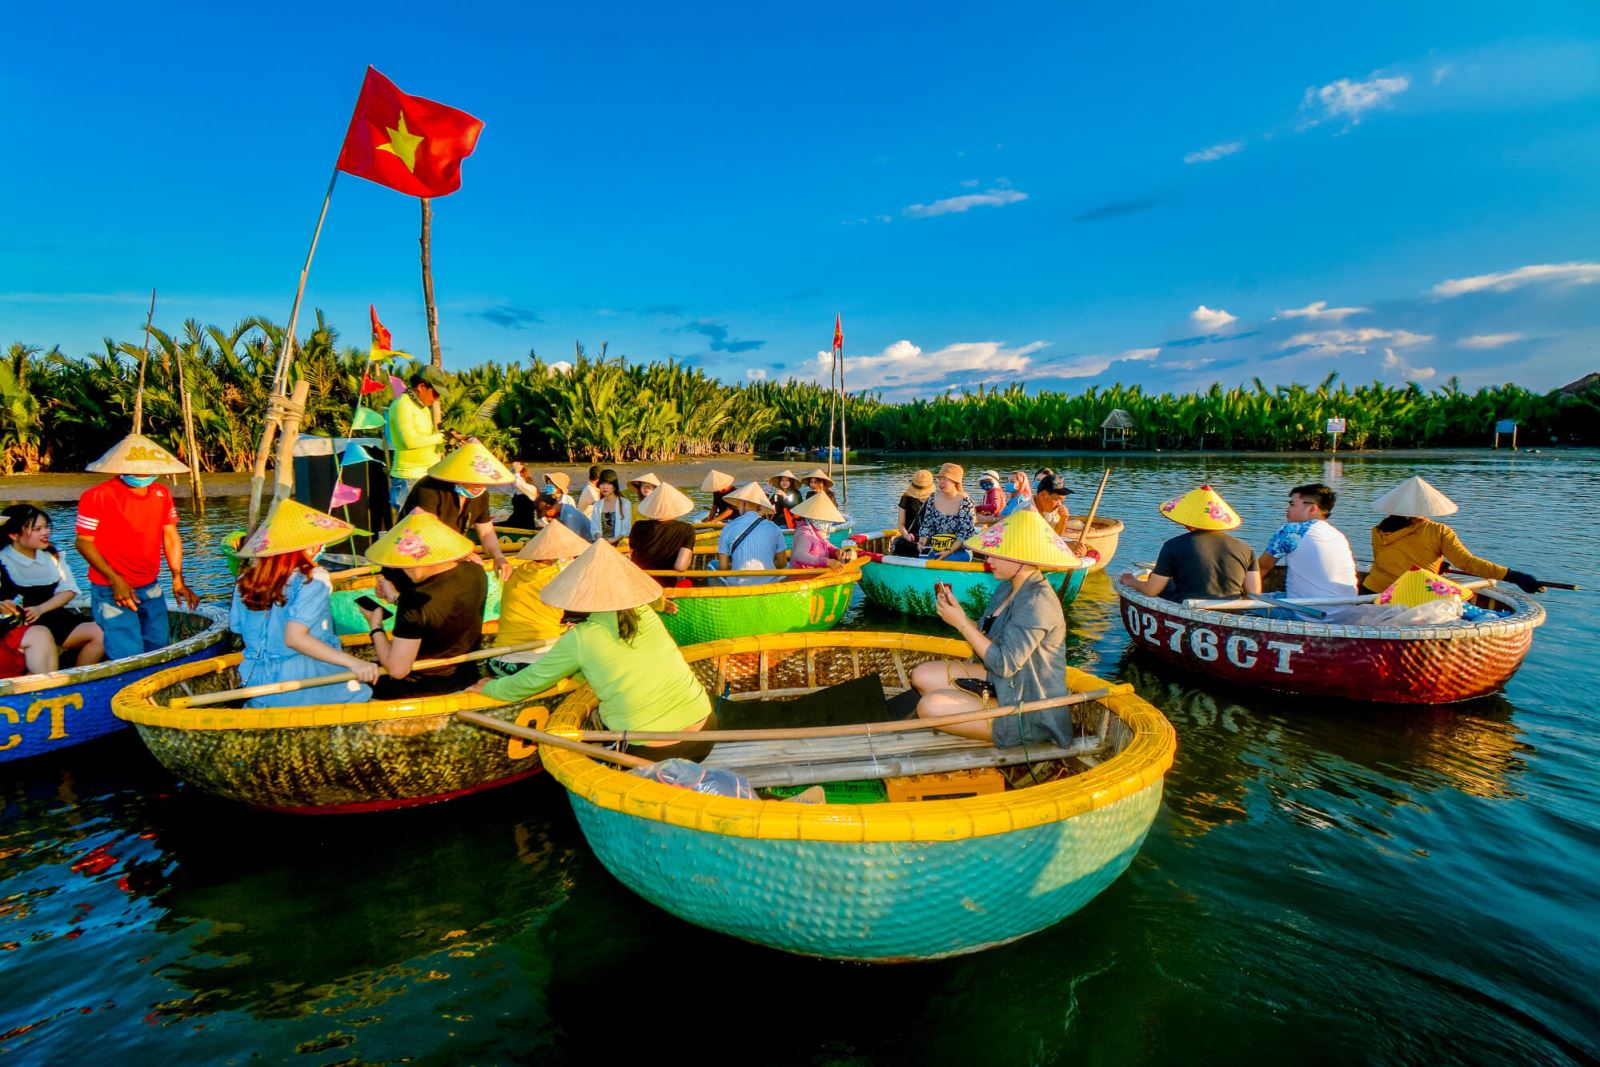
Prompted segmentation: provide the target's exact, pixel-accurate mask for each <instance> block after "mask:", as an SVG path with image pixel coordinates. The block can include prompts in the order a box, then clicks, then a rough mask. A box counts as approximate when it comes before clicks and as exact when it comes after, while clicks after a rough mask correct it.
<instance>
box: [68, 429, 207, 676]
mask: <svg viewBox="0 0 1600 1067" xmlns="http://www.w3.org/2000/svg"><path fill="white" fill-rule="evenodd" d="M87 469H88V470H91V471H95V472H97V473H101V474H114V475H116V477H115V478H112V479H110V480H109V481H105V482H101V483H100V484H99V485H97V486H95V487H94V488H92V489H90V490H89V491H88V492H86V493H84V494H83V496H82V497H80V498H79V500H78V522H77V534H78V540H77V549H78V555H80V556H82V557H83V558H84V559H85V560H87V561H88V563H89V604H90V609H91V610H92V611H93V613H94V621H95V622H96V623H98V624H99V625H100V631H101V633H102V634H103V635H104V639H105V646H106V657H107V658H108V659H123V658H124V657H127V656H138V655H143V654H144V653H146V652H154V651H156V650H157V649H159V648H165V647H166V645H167V644H168V642H169V641H170V640H171V638H170V637H169V636H168V633H167V601H166V598H165V597H163V596H162V595H161V584H160V582H159V581H157V579H159V578H160V577H161V557H162V556H163V555H164V556H166V558H167V569H168V570H169V571H171V573H172V595H173V596H174V597H177V598H179V599H180V600H182V601H183V603H184V604H185V605H186V606H187V607H188V608H189V609H190V610H191V611H192V610H194V609H195V608H196V607H199V605H200V597H199V596H198V595H196V594H195V592H194V591H193V590H191V589H190V588H189V587H188V586H187V585H186V584H184V581H183V541H182V540H181V539H180V538H179V537H178V509H177V508H176V507H175V506H174V505H173V503H172V494H171V493H170V492H168V490H167V487H166V486H164V485H161V484H159V483H157V482H156V478H157V477H159V476H160V475H163V474H184V473H187V472H188V470H189V468H188V467H186V466H184V465H183V464H182V463H179V462H178V461H177V460H176V459H174V458H173V457H172V455H171V453H169V452H168V451H167V450H166V449H164V448H162V447H161V446H160V445H158V444H156V443H155V442H154V441H152V440H150V439H149V438H148V437H144V436H141V435H140V434H136V433H135V434H129V435H128V436H127V437H124V438H123V439H122V440H121V441H118V442H117V443H116V445H115V446H113V447H112V449H111V451H109V452H107V453H106V454H105V455H103V456H101V457H100V458H99V459H97V460H95V461H94V462H93V463H91V464H89V466H88V468H87Z"/></svg>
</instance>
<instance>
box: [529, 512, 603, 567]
mask: <svg viewBox="0 0 1600 1067" xmlns="http://www.w3.org/2000/svg"><path fill="white" fill-rule="evenodd" d="M587 551H589V542H588V541H587V540H585V539H584V538H582V537H579V536H578V535H577V534H575V533H573V532H572V531H571V530H569V529H567V527H566V526H565V524H563V523H559V522H552V523H550V524H549V525H548V526H546V527H545V528H544V529H542V530H540V531H539V532H538V533H536V534H534V535H533V536H532V537H531V538H529V539H528V543H527V544H525V545H523V546H522V551H521V552H518V553H517V558H518V559H531V560H542V561H546V562H548V561H550V560H556V559H572V558H573V557H574V556H581V555H583V554H584V553H585V552H587Z"/></svg>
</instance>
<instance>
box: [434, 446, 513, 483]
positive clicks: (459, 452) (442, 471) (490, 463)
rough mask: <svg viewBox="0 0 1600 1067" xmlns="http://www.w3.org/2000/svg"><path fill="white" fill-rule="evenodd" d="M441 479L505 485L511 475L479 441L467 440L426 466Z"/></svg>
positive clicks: (511, 479) (510, 479) (511, 478)
mask: <svg viewBox="0 0 1600 1067" xmlns="http://www.w3.org/2000/svg"><path fill="white" fill-rule="evenodd" d="M428 473H429V474H431V475H433V477H435V478H438V479H439V480H441V481H446V482H455V483H457V484H458V485H506V484H508V483H509V482H511V481H513V480H514V479H513V476H512V474H511V472H510V471H509V470H507V469H506V466H505V464H504V463H501V462H500V461H499V460H498V459H495V458H494V453H493V452H490V451H489V450H488V449H487V448H485V447H483V444H482V443H481V442H479V441H468V442H467V443H466V444H464V445H462V446H461V447H460V448H458V449H456V450H455V451H454V452H451V453H450V454H449V455H448V456H446V457H444V458H443V459H441V460H440V461H439V462H437V463H435V464H434V465H433V466H431V467H429V468H428Z"/></svg>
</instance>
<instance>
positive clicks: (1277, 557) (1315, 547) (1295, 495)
mask: <svg viewBox="0 0 1600 1067" xmlns="http://www.w3.org/2000/svg"><path fill="white" fill-rule="evenodd" d="M1336 499H1337V496H1336V494H1335V493H1334V491H1333V490H1332V489H1329V488H1328V487H1327V486H1325V485H1323V484H1322V483H1321V482H1311V483H1309V484H1307V485H1297V486H1295V487H1294V488H1293V489H1291V490H1289V506H1288V507H1287V508H1285V509H1284V512H1283V517H1284V519H1285V520H1287V521H1286V522H1284V524H1283V525H1282V526H1280V527H1279V528H1278V532H1277V533H1275V534H1273V535H1272V537H1271V538H1269V539H1268V541H1267V547H1266V548H1265V549H1263V550H1262V552H1261V556H1260V558H1259V560H1258V564H1257V569H1258V570H1259V571H1260V572H1261V578H1262V581H1263V582H1265V580H1266V577H1267V575H1268V574H1269V573H1271V571H1272V568H1273V567H1275V566H1277V565H1278V563H1279V562H1280V561H1281V562H1282V563H1283V565H1284V566H1285V567H1286V568H1288V575H1287V577H1286V578H1285V579H1284V590H1285V593H1284V595H1285V596H1290V597H1351V596H1355V595H1356V560H1355V556H1353V555H1352V554H1351V552H1350V542H1349V541H1347V540H1345V536H1344V534H1342V533H1340V532H1339V531H1338V529H1337V528H1335V527H1334V525H1333V524H1332V523H1330V522H1329V521H1328V516H1329V515H1330V514H1332V513H1333V505H1334V501H1335V500H1336Z"/></svg>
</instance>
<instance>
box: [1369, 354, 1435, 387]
mask: <svg viewBox="0 0 1600 1067" xmlns="http://www.w3.org/2000/svg"><path fill="white" fill-rule="evenodd" d="M1383 369H1384V370H1386V371H1393V372H1394V373H1396V374H1398V375H1399V376H1400V377H1402V378H1410V379H1412V380H1413V381H1418V382H1425V381H1427V380H1428V379H1429V378H1432V377H1433V376H1434V375H1435V374H1437V373H1439V372H1438V371H1436V370H1434V369H1433V368H1432V367H1413V366H1412V365H1411V364H1409V363H1407V362H1406V361H1405V360H1404V359H1402V358H1401V357H1399V356H1397V355H1395V354H1394V349H1392V348H1385V349H1384V350H1383Z"/></svg>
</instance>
